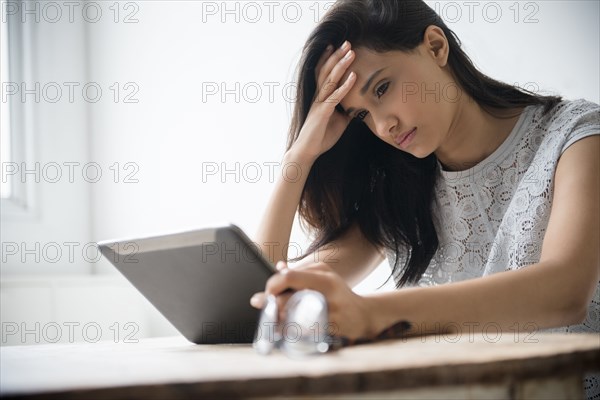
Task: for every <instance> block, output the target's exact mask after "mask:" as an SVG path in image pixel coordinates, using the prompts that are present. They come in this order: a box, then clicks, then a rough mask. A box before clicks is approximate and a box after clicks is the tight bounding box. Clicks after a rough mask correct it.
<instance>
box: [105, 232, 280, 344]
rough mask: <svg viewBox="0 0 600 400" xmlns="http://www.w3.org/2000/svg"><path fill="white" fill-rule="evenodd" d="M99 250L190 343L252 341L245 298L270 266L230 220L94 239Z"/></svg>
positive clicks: (253, 314)
mask: <svg viewBox="0 0 600 400" xmlns="http://www.w3.org/2000/svg"><path fill="white" fill-rule="evenodd" d="M98 247H99V248H100V251H101V252H102V254H103V255H104V256H105V257H106V258H107V259H108V260H109V261H110V262H111V263H112V264H113V265H114V266H115V267H116V268H117V269H118V270H119V271H120V272H121V273H122V274H123V275H124V276H125V277H126V278H127V279H128V280H129V281H130V282H131V283H132V284H133V286H135V287H136V288H137V289H138V290H139V291H140V292H141V293H142V294H143V295H144V296H145V297H146V298H147V299H148V300H149V301H150V303H152V304H153V305H154V307H156V308H157V309H158V311H160V313H161V314H162V315H164V316H165V318H167V320H169V322H171V323H172V324H173V326H175V328H176V329H177V330H178V331H179V332H181V334H182V335H183V336H185V337H186V338H187V339H188V340H189V341H191V342H193V343H198V344H200V343H202V344H209V343H211V344H212V343H252V340H253V338H254V333H255V330H256V326H257V324H258V318H259V313H260V311H259V310H257V309H255V308H253V307H252V306H250V297H251V296H252V295H253V294H254V293H256V292H260V291H263V290H264V288H265V284H266V281H267V279H268V278H269V277H270V276H271V275H272V274H273V273H274V272H275V267H274V266H273V265H272V264H271V263H270V262H269V261H268V260H267V259H266V258H265V257H263V255H262V252H261V250H260V248H259V246H258V245H257V244H256V243H253V242H252V241H251V240H250V239H249V238H248V236H247V235H246V234H245V233H244V232H243V231H242V230H241V229H240V228H239V227H237V226H236V225H234V224H223V225H221V226H217V227H211V228H203V229H198V230H193V231H186V232H178V233H171V234H166V235H160V236H152V237H145V238H138V239H122V240H112V241H103V242H99V243H98Z"/></svg>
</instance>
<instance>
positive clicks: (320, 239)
mask: <svg viewBox="0 0 600 400" xmlns="http://www.w3.org/2000/svg"><path fill="white" fill-rule="evenodd" d="M430 25H436V26H438V27H439V28H441V29H442V30H443V31H444V34H445V35H446V38H447V40H448V44H449V56H448V64H449V67H450V70H451V73H452V75H453V76H454V78H455V80H456V82H457V84H458V85H459V87H460V89H462V90H463V92H464V93H466V94H467V95H468V96H469V97H471V98H472V99H473V100H474V101H476V102H477V103H478V104H479V105H480V106H481V107H482V108H483V109H484V110H486V111H487V112H489V113H492V110H491V109H494V108H496V109H512V108H515V107H520V106H527V105H532V104H540V105H543V106H544V113H545V112H547V111H548V110H549V109H551V108H552V107H554V105H556V104H557V103H558V102H560V100H561V98H560V97H556V96H541V95H537V94H535V93H532V92H529V91H527V90H524V89H521V88H517V87H514V86H511V85H508V84H506V83H502V82H499V81H496V80H494V79H492V78H490V77H488V76H486V75H484V74H483V73H481V72H480V71H478V70H477V69H476V68H475V66H474V65H473V63H472V61H471V60H470V59H469V57H468V56H467V55H466V54H465V53H464V52H463V50H462V49H461V47H460V46H461V44H460V41H459V39H458V37H457V36H456V35H455V33H454V32H452V31H451V30H450V29H448V27H447V26H446V24H445V23H444V22H443V21H442V19H441V18H440V17H439V16H438V15H437V14H436V13H435V11H433V10H432V9H431V8H430V7H429V6H427V5H426V4H425V3H424V2H423V1H421V0H338V1H337V2H336V3H335V4H334V5H333V6H332V7H331V9H330V10H329V11H328V12H327V13H326V15H325V16H324V17H323V19H322V20H321V21H320V22H319V24H318V25H317V27H316V28H315V29H314V30H313V32H312V33H311V34H310V36H309V38H308V40H307V42H306V44H305V45H304V49H303V53H302V58H301V60H300V63H299V70H298V71H299V72H298V78H297V88H298V89H297V90H298V91H297V97H296V103H295V106H294V112H293V116H292V122H291V125H290V130H289V136H288V142H287V150H289V149H290V148H291V146H292V144H293V143H294V142H295V140H296V139H297V138H298V134H299V132H300V129H301V128H302V125H303V124H304V121H305V120H306V116H307V115H308V111H309V110H310V107H311V104H312V101H313V98H314V95H315V92H316V77H315V68H316V64H317V61H318V59H319V57H320V56H321V54H322V53H323V52H324V51H325V49H326V47H327V45H329V44H333V45H334V46H335V48H337V47H339V46H341V44H342V43H343V42H344V41H345V40H348V41H350V43H352V46H353V47H354V48H358V47H363V48H367V49H370V50H373V51H377V52H386V51H391V50H400V51H405V52H410V51H411V50H414V49H415V48H416V47H417V46H418V45H419V44H421V43H422V41H423V35H424V33H425V30H426V28H427V27H428V26H430ZM437 176H438V166H437V159H436V157H435V155H434V154H430V155H429V156H427V157H425V158H417V157H414V156H412V155H410V154H408V153H405V152H403V151H398V150H397V149H396V148H394V147H392V146H390V145H388V144H387V143H385V142H384V141H382V140H380V139H379V138H377V137H376V136H375V135H373V134H372V133H371V131H370V129H369V128H368V127H367V126H366V125H365V124H364V123H363V122H361V121H359V120H357V119H354V120H352V121H351V122H350V124H349V126H348V127H347V129H346V131H345V132H344V134H343V135H342V137H341V138H340V140H339V141H338V142H337V143H336V144H335V145H334V146H333V147H332V148H331V149H330V150H329V151H327V152H325V153H323V154H322V155H321V156H320V157H319V158H318V159H317V160H316V161H315V163H314V164H313V166H312V168H311V170H310V172H309V175H308V178H307V181H306V185H305V187H304V190H303V192H302V196H301V199H300V204H299V215H300V217H301V224H302V226H303V228H305V227H306V224H308V226H309V228H311V229H310V230H311V231H312V232H313V233H314V232H316V235H315V239H314V241H313V242H312V244H311V245H310V247H309V248H308V249H307V251H306V253H305V254H303V255H301V256H299V257H296V258H293V259H290V260H292V261H297V260H299V259H302V258H304V257H306V256H307V255H308V254H311V253H312V252H314V251H315V250H317V249H319V248H321V247H323V246H325V245H327V244H329V243H331V242H332V241H334V240H336V239H337V238H339V237H340V236H341V235H342V234H343V233H344V232H346V231H347V229H348V228H349V227H350V226H351V225H352V224H353V223H358V226H359V228H360V230H361V232H362V234H363V235H364V236H365V238H366V239H367V240H368V241H369V242H370V243H372V244H373V245H375V246H376V247H377V248H381V247H385V248H386V249H393V251H394V252H395V255H396V259H395V264H394V265H393V266H392V276H393V277H394V279H395V281H396V286H397V287H401V286H403V285H405V284H414V283H416V282H417V281H418V280H419V279H420V277H421V276H422V275H423V273H424V272H425V270H426V269H427V266H428V265H429V263H430V261H431V259H432V257H433V255H434V254H435V252H436V250H437V248H438V238H437V233H436V229H435V226H434V223H433V218H432V208H431V207H432V202H433V198H434V184H435V181H436V178H437ZM400 260H402V261H403V262H402V263H400Z"/></svg>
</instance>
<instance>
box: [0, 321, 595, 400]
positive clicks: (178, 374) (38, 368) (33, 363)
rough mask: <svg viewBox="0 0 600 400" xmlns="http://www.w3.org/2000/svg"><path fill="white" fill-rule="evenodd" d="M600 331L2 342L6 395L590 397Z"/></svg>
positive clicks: (0, 384) (0, 371)
mask: <svg viewBox="0 0 600 400" xmlns="http://www.w3.org/2000/svg"><path fill="white" fill-rule="evenodd" d="M599 366H600V336H599V335H598V334H569V335H563V334H542V333H536V334H533V335H529V336H528V334H523V333H520V334H516V335H515V334H514V333H511V334H505V335H502V337H494V336H493V335H491V336H484V335H482V334H477V333H475V334H470V335H468V334H464V335H462V336H460V337H457V336H428V337H424V338H411V339H399V340H388V341H384V342H379V343H375V344H368V345H360V346H354V347H349V348H345V349H342V350H339V351H337V352H333V353H328V354H324V355H319V356H315V357H312V358H309V359H305V360H293V359H289V358H287V357H286V356H285V355H284V354H282V353H280V352H276V353H272V354H270V355H268V356H261V355H259V354H256V353H255V352H254V350H253V349H252V348H251V346H250V345H194V344H191V343H189V342H187V341H186V340H185V339H184V338H183V337H171V338H154V339H144V340H140V341H139V343H113V342H98V343H93V344H92V343H84V344H47V345H37V346H14V347H3V348H1V349H0V367H1V368H0V390H1V395H2V397H4V398H12V397H15V398H44V399H58V398H60V399H75V398H78V399H79V398H81V399H121V398H131V399H134V398H139V399H164V398H169V399H176V398H202V397H204V398H241V397H261V398H265V397H273V396H276V397H279V398H284V397H285V398H306V397H307V396H310V397H315V396H319V398H331V399H335V398H338V399H342V398H343V399H349V398H350V399H359V398H360V399H364V398H374V397H376V398H388V399H392V398H393V399H402V398H407V399H408V398H410V399H414V398H427V399H434V398H449V397H451V398H476V399H483V398H493V399H503V398H505V399H532V398H544V399H548V398H561V399H562V398H573V399H577V398H582V397H583V389H582V376H583V374H584V373H586V372H589V371H592V370H594V369H595V368H598V367H599Z"/></svg>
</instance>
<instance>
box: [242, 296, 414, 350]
mask: <svg viewBox="0 0 600 400" xmlns="http://www.w3.org/2000/svg"><path fill="white" fill-rule="evenodd" d="M284 311H285V312H284V315H285V318H284V321H279V318H278V315H279V310H278V306H277V299H276V297H275V296H274V295H269V296H267V299H266V302H265V305H264V306H263V309H262V311H261V314H260V318H259V322H258V326H257V328H256V332H255V335H254V342H253V347H254V349H255V350H256V351H257V352H258V353H259V354H263V355H267V354H269V353H271V352H272V351H273V349H275V348H279V349H281V350H282V352H283V353H284V354H286V355H287V356H288V357H290V358H304V357H307V356H312V355H316V354H323V353H326V352H328V351H333V350H336V349H339V348H342V347H346V346H349V345H354V344H363V343H369V342H374V341H379V340H383V339H394V338H400V337H404V336H405V335H406V332H407V331H408V330H410V328H411V324H410V323H409V322H407V321H400V322H398V323H396V324H394V325H392V326H391V327H389V328H387V329H385V330H384V331H382V332H381V333H380V334H379V335H377V336H376V337H375V338H373V339H349V338H347V337H344V336H336V335H333V334H332V333H334V332H335V329H333V328H335V326H333V325H332V324H330V323H329V319H328V312H327V299H326V298H325V296H323V294H321V293H319V292H317V291H315V290H310V289H304V290H299V291H297V292H296V293H294V294H293V295H292V296H291V297H290V299H289V300H288V302H287V304H286V306H285V309H284Z"/></svg>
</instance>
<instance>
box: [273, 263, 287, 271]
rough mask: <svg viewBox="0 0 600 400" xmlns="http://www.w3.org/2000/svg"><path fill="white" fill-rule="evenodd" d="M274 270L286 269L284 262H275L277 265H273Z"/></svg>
mask: <svg viewBox="0 0 600 400" xmlns="http://www.w3.org/2000/svg"><path fill="white" fill-rule="evenodd" d="M275 268H277V270H278V271H281V270H282V269H286V268H287V266H286V264H285V262H283V261H277V264H276V265H275Z"/></svg>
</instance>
